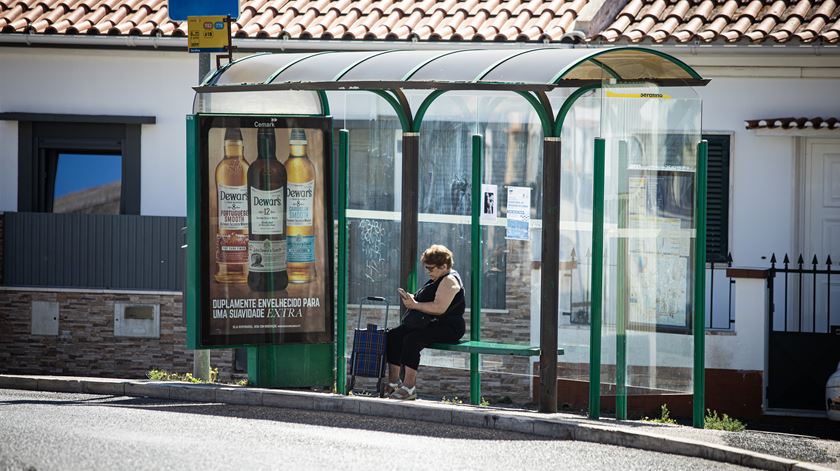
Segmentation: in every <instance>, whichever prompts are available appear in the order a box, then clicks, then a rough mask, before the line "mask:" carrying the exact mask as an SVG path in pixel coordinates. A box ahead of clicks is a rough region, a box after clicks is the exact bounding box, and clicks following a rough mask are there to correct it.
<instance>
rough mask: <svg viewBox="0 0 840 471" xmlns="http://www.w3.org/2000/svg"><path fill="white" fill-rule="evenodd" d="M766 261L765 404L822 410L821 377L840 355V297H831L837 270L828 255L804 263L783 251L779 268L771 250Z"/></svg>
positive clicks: (838, 280)
mask: <svg viewBox="0 0 840 471" xmlns="http://www.w3.org/2000/svg"><path fill="white" fill-rule="evenodd" d="M770 263H771V267H770V273H769V279H768V288H769V296H770V299H769V301H770V302H769V303H768V306H769V313H768V314H769V316H770V317H769V319H770V329H769V336H770V338H769V339H768V340H769V343H768V346H769V348H768V350H769V358H768V386H767V406H768V408H771V409H795V410H811V411H824V410H825V382H826V380H827V379H828V377H829V376H830V375H831V374H832V373H834V371H835V370H836V369H837V363H838V361H840V299H837V298H836V297H835V300H834V304H833V305H832V302H831V301H832V299H831V294H832V287H833V288H834V289H833V290H834V291H835V295H836V294H837V293H838V291H839V290H840V270H836V269H835V270H832V267H831V265H832V261H831V257H830V256H829V257H827V259H826V261H825V263H824V264H820V263H819V262H818V259H817V257H816V255H815V256H814V258H813V260H812V262H811V263H810V264H807V265H806V264H805V261H804V259H803V257H802V256H801V255H800V256H799V259H798V260H797V261H796V262H795V263H794V264H791V262H790V259H789V258H788V256H787V255H785V258H784V261H783V262H782V263H783V264H784V267H783V268H780V267H777V266H776V255H775V254H774V255H773V257H772V258H771V259H770ZM791 265H793V266H791ZM832 282H833V283H834V285H832Z"/></svg>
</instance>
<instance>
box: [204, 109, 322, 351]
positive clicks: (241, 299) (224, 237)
mask: <svg viewBox="0 0 840 471" xmlns="http://www.w3.org/2000/svg"><path fill="white" fill-rule="evenodd" d="M199 119H200V122H199V141H200V143H199V152H198V166H199V175H200V177H199V180H200V188H199V193H200V202H199V204H200V208H201V211H200V214H201V218H200V220H201V232H200V247H199V253H200V254H201V255H200V261H199V263H200V268H199V273H200V281H199V283H200V292H201V299H200V305H201V308H200V316H199V317H200V319H199V325H200V327H199V330H200V337H201V342H200V343H201V344H202V345H205V346H241V345H265V344H282V343H327V342H331V341H332V330H333V315H334V313H333V312H332V311H333V308H332V305H333V301H332V293H333V280H332V276H333V275H332V273H333V266H332V265H333V264H332V260H333V256H332V218H331V217H330V211H329V208H330V206H329V203H330V201H331V194H330V188H331V186H330V175H329V169H330V162H329V159H328V156H329V155H330V149H331V144H330V132H331V122H330V120H329V119H327V118H283V117H266V116H250V117H247V116H235V117H231V116H202V117H200V118H199Z"/></svg>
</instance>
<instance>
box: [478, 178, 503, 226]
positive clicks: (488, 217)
mask: <svg viewBox="0 0 840 471" xmlns="http://www.w3.org/2000/svg"><path fill="white" fill-rule="evenodd" d="M497 191H498V188H497V187H496V185H488V184H486V183H482V184H481V222H486V223H494V222H496V216H497V214H498V209H497V208H498V205H497V202H498V201H499V197H498V194H497Z"/></svg>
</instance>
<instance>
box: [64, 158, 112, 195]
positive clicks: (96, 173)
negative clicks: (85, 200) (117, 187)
mask: <svg viewBox="0 0 840 471" xmlns="http://www.w3.org/2000/svg"><path fill="white" fill-rule="evenodd" d="M121 179H122V157H121V156H119V155H94V154H59V156H58V170H57V171H56V174H55V197H56V198H61V197H62V196H64V195H66V194H68V193H72V192H74V191H79V190H84V189H87V188H93V187H97V186H101V185H105V184H108V183H112V182H116V181H120V180H121Z"/></svg>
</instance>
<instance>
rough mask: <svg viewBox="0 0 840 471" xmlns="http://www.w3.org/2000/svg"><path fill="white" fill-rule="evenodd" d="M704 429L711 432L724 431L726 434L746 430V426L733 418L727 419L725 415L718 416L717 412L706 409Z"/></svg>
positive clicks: (727, 416)
mask: <svg viewBox="0 0 840 471" xmlns="http://www.w3.org/2000/svg"><path fill="white" fill-rule="evenodd" d="M705 428H707V429H711V430H725V431H727V432H740V431H742V430H744V429H745V428H747V426H746V425H745V424H744V423H743V422H741V421H740V420H738V419H736V418H734V417H729V415H727V414H723V415H722V416H718V413H717V411H714V410H711V409H706V425H705Z"/></svg>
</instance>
